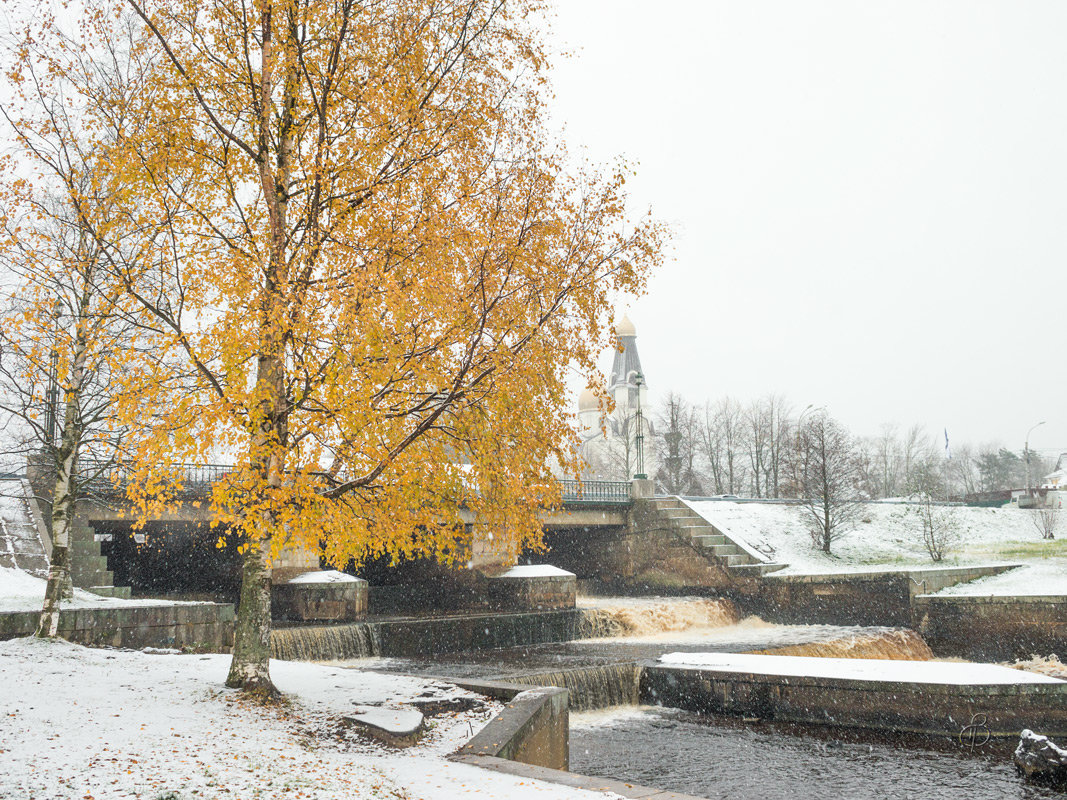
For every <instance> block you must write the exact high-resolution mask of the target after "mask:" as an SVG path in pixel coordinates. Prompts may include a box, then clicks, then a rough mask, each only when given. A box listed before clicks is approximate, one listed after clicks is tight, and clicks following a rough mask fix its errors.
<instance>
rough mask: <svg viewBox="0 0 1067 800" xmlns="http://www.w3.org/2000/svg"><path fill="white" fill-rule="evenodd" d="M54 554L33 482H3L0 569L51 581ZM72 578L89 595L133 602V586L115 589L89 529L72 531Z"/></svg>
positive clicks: (0, 484) (82, 527)
mask: <svg viewBox="0 0 1067 800" xmlns="http://www.w3.org/2000/svg"><path fill="white" fill-rule="evenodd" d="M5 553H6V557H5ZM51 553H52V540H51V536H50V535H49V530H48V526H47V525H46V524H45V521H44V515H43V514H42V509H41V507H40V504H39V503H38V500H37V497H36V496H35V495H34V493H33V488H32V487H31V486H30V483H29V481H27V480H17V479H16V480H8V481H0V566H6V567H17V568H18V569H21V570H23V571H24V572H29V573H31V574H33V575H36V576H37V577H39V578H47V577H48V565H49V563H50V556H51ZM70 578H71V582H72V583H73V584H74V585H75V586H76V587H78V588H79V589H85V590H86V591H87V592H92V593H93V594H98V595H101V596H102V597H122V598H125V599H127V600H128V599H129V598H130V587H129V586H115V583H114V580H113V575H112V572H111V571H110V570H109V569H108V568H107V558H105V557H104V556H102V555H101V554H100V543H99V542H98V541H97V540H96V537H95V536H94V535H93V529H92V528H90V527H88V526H87V525H79V524H77V523H75V525H74V526H73V527H72V528H71V532H70Z"/></svg>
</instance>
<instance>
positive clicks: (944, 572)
mask: <svg viewBox="0 0 1067 800" xmlns="http://www.w3.org/2000/svg"><path fill="white" fill-rule="evenodd" d="M1012 566H1013V565H1001V566H992V567H932V568H929V569H913V570H899V571H892V572H888V571H884V570H883V571H880V572H856V573H837V574H826V575H774V574H771V575H767V576H765V577H764V579H763V581H762V588H761V591H760V593H759V595H758V597H755V598H752V597H750V598H746V599H744V600H743V604H744V607H745V610H746V611H747V612H751V613H757V614H759V615H760V616H762V617H763V618H764V619H767V620H769V621H773V622H785V623H821V624H826V625H891V626H896V627H900V626H908V625H911V624H912V602H913V600H914V598H915V597H917V596H919V595H921V594H930V593H933V592H937V591H940V590H941V589H944V588H946V587H948V586H955V585H956V584H957V583H963V582H965V581H971V580H974V579H975V578H981V577H983V576H986V575H996V574H999V573H1001V572H1004V571H1005V570H1008V569H1011V568H1012Z"/></svg>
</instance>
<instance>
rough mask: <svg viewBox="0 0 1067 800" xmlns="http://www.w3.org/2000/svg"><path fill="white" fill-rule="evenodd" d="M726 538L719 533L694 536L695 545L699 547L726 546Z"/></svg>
mask: <svg viewBox="0 0 1067 800" xmlns="http://www.w3.org/2000/svg"><path fill="white" fill-rule="evenodd" d="M726 543H727V542H726V537H725V536H721V535H719V534H717V533H709V534H706V535H703V536H694V537H693V544H695V545H696V546H697V547H714V546H715V545H720V544H726Z"/></svg>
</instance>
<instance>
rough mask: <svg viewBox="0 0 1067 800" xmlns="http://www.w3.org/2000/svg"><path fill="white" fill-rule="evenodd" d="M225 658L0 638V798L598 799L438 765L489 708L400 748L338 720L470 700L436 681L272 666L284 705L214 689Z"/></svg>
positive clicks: (434, 722)
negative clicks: (417, 703)
mask: <svg viewBox="0 0 1067 800" xmlns="http://www.w3.org/2000/svg"><path fill="white" fill-rule="evenodd" d="M228 664H229V657H228V656H222V655H210V656H197V655H171V654H149V653H142V652H132V651H123V650H92V649H88V648H84V647H79V646H77V645H72V644H69V643H66V642H61V641H56V642H49V641H40V640H34V639H16V640H12V641H7V642H0V685H2V686H3V687H4V689H3V691H2V692H0V797H5V798H6V797H11V798H16V797H17V798H23V800H31V799H33V798H42V799H43V798H50V799H51V798H83V800H101V799H102V798H108V799H115V800H117V799H118V798H138V799H139V800H193V798H223V797H225V798H240V799H241V800H250V799H251V798H272V799H273V798H287V797H292V798H322V799H323V800H325V799H326V798H331V799H333V798H339V797H344V798H382V800H385V799H386V798H388V800H417V799H418V800H422V799H423V798H425V800H450V799H451V798H467V797H475V798H476V797H481V798H515V800H532V798H561V799H566V800H570V799H571V798H573V800H591V799H592V798H601V799H602V798H604V795H603V794H599V793H591V792H585V791H581V790H578V789H571V788H567V787H563V786H559V785H556V784H549V783H543V782H538V781H531V780H528V779H520V778H517V777H512V776H509V775H503V774H498V773H495V772H489V771H486V770H481V769H478V768H476V767H471V766H467V765H463V764H455V763H452V762H449V761H447V760H445V759H444V756H445V755H446V754H448V753H450V752H452V751H454V750H455V749H457V748H458V747H459V746H461V745H462V744H463V743H464V742H465V741H466V740H467V739H469V738H470V736H471V735H472V734H473V733H476V732H477V731H478V730H479V729H480V728H481V727H482V726H483V725H484V724H485V722H486V721H487V720H488V718H489V716H490V715H491V714H492V713H493V712H494V711H495V710H496V709H498V708H499V706H498V705H497V704H489V705H487V706H485V707H483V708H479V709H474V710H471V711H468V712H463V713H459V714H446V715H442V716H438V717H433V718H432V719H430V720H428V722H429V723H430V725H431V727H430V729H429V732H428V733H427V734H426V735H425V737H424V738H423V740H422V741H421V742H420V743H419V744H417V745H416V746H414V747H411V748H409V749H406V750H392V749H389V748H387V747H385V746H383V745H379V744H376V743H374V742H372V741H370V740H367V739H364V738H361V737H360V736H359V735H358V734H357V733H355V732H354V730H353V729H351V728H349V727H347V726H345V725H344V724H343V722H342V717H343V716H352V715H353V714H354V713H358V711H357V709H360V708H367V707H379V708H382V709H383V710H384V709H390V708H392V709H396V708H402V707H403V704H404V703H405V702H406V701H408V700H410V699H412V698H419V699H434V698H447V697H455V696H459V695H465V694H469V693H467V692H465V691H464V690H461V689H458V688H456V687H454V686H451V685H449V684H445V683H441V682H438V681H432V680H423V679H416V678H406V677H403V676H398V675H379V674H375V673H369V672H364V671H360V670H353V669H340V668H334V667H325V666H319V665H314V664H305V663H292V662H284V661H274V662H271V673H272V676H273V677H274V680H275V682H276V683H277V685H278V687H279V688H280V689H281V690H282V691H283V692H285V693H286V695H287V696H288V698H289V702H288V703H287V704H285V705H282V706H279V707H263V706H260V705H256V704H253V703H250V702H248V701H245V700H243V699H242V698H241V697H240V696H239V694H238V693H237V692H232V691H230V690H227V689H225V688H224V687H223V680H224V678H225V675H226V670H227V667H228Z"/></svg>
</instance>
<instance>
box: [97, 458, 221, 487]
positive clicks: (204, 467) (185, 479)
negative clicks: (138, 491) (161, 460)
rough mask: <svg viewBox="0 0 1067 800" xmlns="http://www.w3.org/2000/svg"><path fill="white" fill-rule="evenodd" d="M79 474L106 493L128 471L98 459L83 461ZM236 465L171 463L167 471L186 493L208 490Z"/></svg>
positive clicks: (122, 480) (124, 478)
mask: <svg viewBox="0 0 1067 800" xmlns="http://www.w3.org/2000/svg"><path fill="white" fill-rule="evenodd" d="M80 469H81V474H82V475H83V476H86V475H89V476H92V478H91V480H90V481H89V485H90V487H91V488H92V489H93V490H94V491H96V492H99V493H101V494H105V495H106V494H108V493H109V492H111V491H114V490H115V489H116V488H122V487H124V486H125V484H126V483H127V482H128V479H129V475H128V471H127V470H126V469H125V468H124V467H123V466H122V465H120V464H110V463H107V464H105V463H103V462H99V461H84V462H82V464H81V467H80ZM235 469H236V467H235V466H234V465H233V464H171V465H169V466H168V471H170V472H173V473H177V474H178V475H179V476H180V479H181V481H182V483H183V484H184V485H185V487H184V488H185V492H186V493H190V492H191V493H200V492H206V491H209V490H210V487H211V484H213V483H215V482H216V481H219V480H221V479H222V478H224V477H225V476H226V475H228V474H229V473H231V472H233V471H234V470H235Z"/></svg>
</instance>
